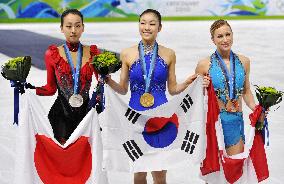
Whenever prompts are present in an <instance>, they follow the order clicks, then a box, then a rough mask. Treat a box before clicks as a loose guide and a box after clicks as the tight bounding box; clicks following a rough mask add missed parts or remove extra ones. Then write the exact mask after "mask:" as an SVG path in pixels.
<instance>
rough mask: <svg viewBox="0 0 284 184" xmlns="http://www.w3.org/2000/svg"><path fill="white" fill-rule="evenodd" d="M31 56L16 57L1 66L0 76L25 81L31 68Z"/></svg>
mask: <svg viewBox="0 0 284 184" xmlns="http://www.w3.org/2000/svg"><path fill="white" fill-rule="evenodd" d="M31 64H32V62H31V57H30V56H24V57H16V58H12V59H10V60H8V62H6V63H5V64H4V65H3V66H2V71H1V73H2V76H3V77H4V78H6V79H7V80H12V81H19V82H25V81H26V78H27V76H28V74H29V71H30V69H31Z"/></svg>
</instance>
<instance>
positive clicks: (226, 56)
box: [217, 49, 231, 60]
mask: <svg viewBox="0 0 284 184" xmlns="http://www.w3.org/2000/svg"><path fill="white" fill-rule="evenodd" d="M217 51H218V52H219V54H220V55H221V57H222V58H223V60H225V59H226V60H227V59H229V60H230V54H231V50H229V51H220V50H218V49H217Z"/></svg>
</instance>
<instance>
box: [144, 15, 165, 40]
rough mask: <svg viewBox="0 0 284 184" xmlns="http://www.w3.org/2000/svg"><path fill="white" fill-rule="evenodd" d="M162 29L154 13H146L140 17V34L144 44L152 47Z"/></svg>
mask: <svg viewBox="0 0 284 184" xmlns="http://www.w3.org/2000/svg"><path fill="white" fill-rule="evenodd" d="M161 28H162V25H161V24H160V21H159V19H158V17H157V16H156V15H155V14H154V13H151V12H149V13H145V14H143V15H142V16H141V17H140V21H139V32H140V35H141V38H142V41H143V42H144V43H147V44H151V45H152V44H153V43H154V41H155V40H156V38H157V35H158V32H160V31H161Z"/></svg>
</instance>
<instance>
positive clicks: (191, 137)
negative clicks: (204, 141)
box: [181, 130, 199, 154]
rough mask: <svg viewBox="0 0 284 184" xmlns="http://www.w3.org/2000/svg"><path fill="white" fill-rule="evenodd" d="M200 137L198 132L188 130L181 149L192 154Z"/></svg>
mask: <svg viewBox="0 0 284 184" xmlns="http://www.w3.org/2000/svg"><path fill="white" fill-rule="evenodd" d="M198 138H199V135H198V134H196V133H194V132H190V131H189V130H187V131H186V135H185V137H184V140H183V143H182V146H181V150H184V151H185V152H186V153H189V154H192V153H193V151H194V149H195V145H196V143H197V141H198Z"/></svg>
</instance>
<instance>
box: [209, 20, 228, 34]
mask: <svg viewBox="0 0 284 184" xmlns="http://www.w3.org/2000/svg"><path fill="white" fill-rule="evenodd" d="M224 25H227V26H229V27H230V29H231V31H232V28H231V26H230V24H229V23H228V22H227V21H226V20H222V19H219V20H216V21H215V22H213V24H212V25H211V27H210V33H211V38H213V37H214V32H215V30H216V29H219V28H220V27H222V26H224Z"/></svg>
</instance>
